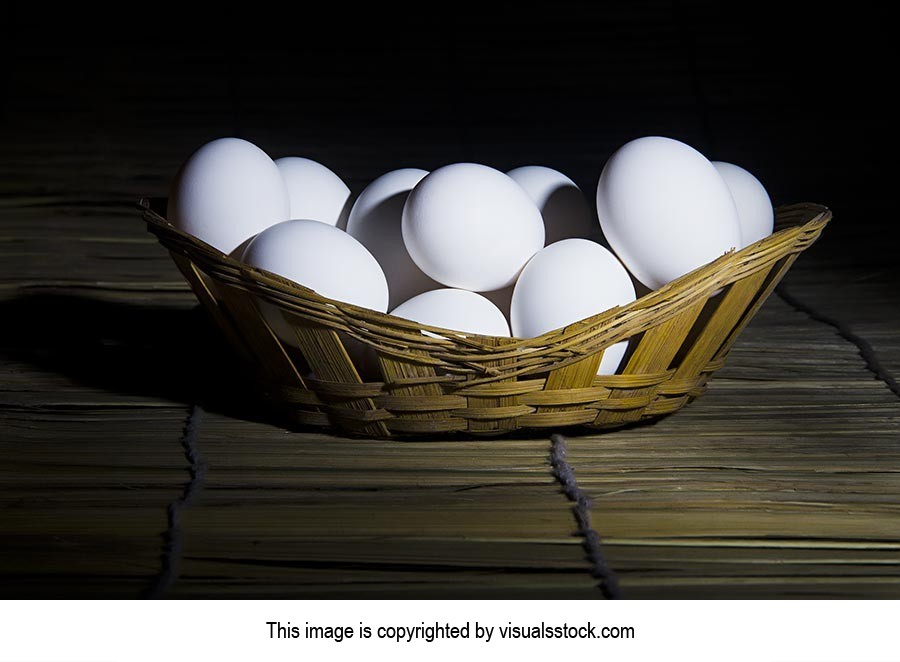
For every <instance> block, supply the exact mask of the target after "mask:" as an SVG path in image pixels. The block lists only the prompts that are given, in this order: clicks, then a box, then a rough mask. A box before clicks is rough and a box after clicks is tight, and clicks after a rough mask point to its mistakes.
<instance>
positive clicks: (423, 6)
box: [2, 2, 898, 252]
mask: <svg viewBox="0 0 900 662" xmlns="http://www.w3.org/2000/svg"><path fill="white" fill-rule="evenodd" d="M884 6H885V7H887V5H884ZM845 7H846V6H845ZM886 12H887V10H886V9H879V8H875V7H869V6H866V5H860V4H858V3H855V4H853V6H852V7H849V8H844V7H842V8H829V7H826V6H825V5H824V4H819V5H814V6H813V5H808V6H807V5H795V4H791V3H782V4H780V5H773V4H759V3H721V4H720V3H696V2H651V3H551V2H546V3H487V2H485V3H468V2H466V3H449V2H438V3H418V4H412V3H410V4H406V3H404V4H400V5H398V4H390V5H385V4H370V5H367V6H366V7H363V8H359V7H355V6H352V5H350V4H343V3H315V4H312V3H311V4H303V3H295V4H292V5H290V9H285V8H276V7H267V6H264V5H247V4H245V5H240V6H239V7H238V9H236V10H229V9H227V8H225V7H224V6H219V7H209V8H207V9H203V10H200V9H196V8H194V9H191V8H189V6H188V5H187V4H185V5H183V6H178V5H158V4H157V5H143V6H133V5H129V6H128V8H126V9H123V7H122V6H114V7H105V8H94V9H85V8H84V7H81V6H78V7H69V8H68V9H52V8H50V7H49V6H44V5H41V4H39V3H28V4H26V3H19V4H14V5H12V6H11V8H8V9H7V13H6V17H5V18H6V20H5V21H4V23H5V28H4V38H3V39H2V43H3V46H2V48H3V49H4V53H3V58H4V61H5V62H6V66H5V67H4V70H5V74H4V78H5V80H4V81H3V90H4V102H3V106H2V113H3V116H4V117H3V119H4V135H5V136H6V137H5V140H7V141H12V142H14V143H15V144H17V145H20V146H21V145H26V146H27V145H28V144H30V143H29V141H33V142H34V143H35V144H36V145H37V144H39V145H40V146H41V147H40V149H44V150H46V151H47V158H48V159H51V160H52V159H53V158H54V154H53V151H54V150H53V145H54V144H56V145H65V144H67V143H71V142H72V141H76V142H77V143H78V144H85V145H88V147H85V149H84V150H83V153H84V155H85V156H84V160H85V163H80V164H78V167H85V168H90V165H91V164H90V161H91V159H92V158H95V157H97V155H99V156H102V157H104V158H112V159H115V160H118V161H119V162H120V163H121V167H122V168H124V169H127V170H129V171H130V172H132V176H133V177H134V178H135V180H136V181H137V182H140V181H141V180H140V178H141V177H142V176H143V177H144V178H145V185H144V188H145V189H146V191H145V192H146V193H149V194H155V195H160V194H164V193H165V189H166V186H167V181H166V180H167V179H168V177H170V176H171V173H174V169H175V168H176V167H177V163H178V161H179V160H181V159H183V158H185V157H186V156H187V155H188V154H189V153H190V152H191V151H192V150H193V149H194V148H196V147H197V146H199V145H200V144H202V143H203V142H205V141H207V140H209V139H212V138H215V137H218V136H221V135H228V134H230V135H238V136H241V137H245V138H247V139H250V140H252V141H254V142H257V144H259V145H260V146H261V147H263V148H264V149H266V150H267V151H268V152H269V153H270V154H271V155H272V156H273V157H279V156H284V155H287V154H296V155H305V156H310V157H312V158H316V159H317V160H320V161H322V162H324V163H325V164H326V165H328V166H329V167H331V168H332V169H334V170H335V171H336V172H338V174H340V175H341V176H342V177H344V178H345V180H347V181H348V182H349V183H350V184H351V187H352V188H354V189H355V190H357V191H358V190H360V189H361V188H362V187H363V186H364V185H365V183H366V182H367V181H369V180H371V179H372V178H374V177H376V176H377V175H378V174H380V173H381V172H384V171H386V170H389V169H393V168H395V167H403V166H419V167H423V168H426V169H430V168H434V167H437V166H439V165H441V164H443V163H448V162H452V161H461V160H467V161H478V162H483V163H487V164H489V165H493V166H495V167H498V168H501V169H508V168H511V167H514V166H517V165H525V164H532V163H536V164H545V165H550V166H553V167H557V168H559V169H561V170H563V171H565V172H567V173H568V174H569V175H570V176H572V177H573V179H575V180H576V181H577V182H578V183H579V184H580V185H581V186H582V187H583V188H584V189H585V191H586V192H588V193H589V194H592V193H593V190H594V187H595V186H596V180H597V177H598V175H599V173H600V170H601V169H602V166H603V163H604V162H605V160H606V158H608V156H609V154H610V153H611V152H612V151H613V150H614V149H615V148H616V147H617V146H619V145H621V144H622V143H624V142H626V141H628V140H629V139H632V138H635V137H638V136H641V135H652V134H657V135H666V136H671V137H674V138H678V139H681V140H684V141H686V142H688V143H689V144H691V145H693V146H695V147H697V148H698V149H699V150H700V151H702V152H704V153H705V154H706V155H707V156H708V157H709V158H711V159H720V160H727V161H732V162H734V163H737V164H739V165H742V166H744V167H746V168H747V169H749V170H750V171H752V172H754V173H755V174H756V175H757V176H758V177H759V178H760V179H761V180H762V181H763V182H764V184H766V186H767V187H768V189H769V191H770V193H771V196H772V198H773V201H774V202H775V203H776V204H780V203H787V202H799V201H814V202H820V203H823V204H827V205H828V206H830V207H832V208H833V209H834V211H835V213H836V219H837V221H836V222H835V223H834V224H833V225H832V229H830V231H829V233H828V234H829V236H830V242H829V243H830V244H831V245H832V247H838V246H839V245H843V244H844V242H846V241H847V240H848V239H856V238H858V239H861V240H863V241H862V243H866V242H868V241H869V235H868V233H871V232H875V231H877V232H879V233H880V234H879V237H878V241H876V242H872V243H873V244H874V245H875V247H874V249H873V250H876V251H881V252H887V251H890V250H893V244H892V242H896V240H897V235H898V233H897V231H896V229H895V224H894V223H893V222H891V221H889V220H888V217H890V216H891V215H892V212H891V205H892V197H893V194H892V190H893V186H894V167H893V163H894V160H895V146H896V142H897V141H896V139H895V137H894V135H893V132H894V128H893V125H894V120H893V117H894V115H895V112H894V108H893V105H892V102H891V101H890V100H889V99H891V98H892V97H893V96H894V88H895V87H896V80H895V78H896V75H895V74H896V72H895V66H894V65H895V60H896V56H895V53H896V46H895V45H894V44H893V42H892V36H893V35H892V31H891V30H892V29H891V22H890V21H889V20H888V17H887V14H886ZM148 145H150V146H149V147H148ZM98 158H99V157H98ZM148 163H152V164H153V165H154V167H155V168H156V170H153V168H149V167H148V166H147V165H146V164H148ZM142 169H143V170H146V171H147V172H142ZM151 170H153V172H150V171H151ZM7 174H8V176H10V177H19V178H20V181H21V184H22V186H25V185H27V186H28V187H31V188H33V189H34V191H35V192H37V193H40V192H42V191H46V190H51V189H52V188H53V186H64V184H60V183H53V182H50V181H47V182H42V181H39V180H38V179H37V178H36V177H32V178H31V179H27V177H26V175H23V174H22V173H16V172H14V169H13V172H10V173H7ZM78 185H80V186H85V187H88V188H95V189H97V190H98V191H100V190H102V189H103V186H104V183H103V181H102V179H101V178H98V179H97V180H95V181H92V180H84V179H82V180H80V183H79V184H78ZM853 243H856V242H853Z"/></svg>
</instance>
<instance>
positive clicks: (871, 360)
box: [775, 283, 900, 398]
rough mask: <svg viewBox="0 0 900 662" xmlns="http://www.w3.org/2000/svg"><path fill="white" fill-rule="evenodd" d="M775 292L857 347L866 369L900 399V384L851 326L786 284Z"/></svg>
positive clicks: (873, 349)
mask: <svg viewBox="0 0 900 662" xmlns="http://www.w3.org/2000/svg"><path fill="white" fill-rule="evenodd" d="M775 291H776V292H777V293H778V296H780V297H781V298H782V299H783V300H784V301H785V303H787V304H788V305H789V306H792V307H793V308H794V309H796V310H798V311H800V312H801V313H805V314H806V315H808V316H809V317H810V318H811V319H813V320H815V321H816V322H821V323H822V324H827V325H828V326H831V327H833V328H834V329H835V330H836V331H837V333H838V335H839V336H840V337H841V338H843V339H844V340H846V341H848V342H850V343H853V344H854V345H856V348H857V349H858V350H859V354H860V356H862V358H863V361H865V363H866V368H868V370H869V371H870V372H871V373H873V374H874V375H875V377H876V378H878V379H879V380H881V381H882V382H884V384H885V386H887V387H888V388H889V389H890V390H891V392H892V393H893V394H894V395H896V396H897V397H898V398H900V384H898V383H897V380H896V379H894V377H893V375H891V373H890V372H888V370H887V368H885V367H884V366H883V365H882V364H881V361H879V360H878V355H877V354H876V353H875V348H874V347H872V345H871V344H870V343H869V341H868V340H866V339H865V338H863V337H862V336H859V335H857V334H856V333H854V332H853V331H852V330H851V329H850V327H849V326H847V325H846V324H844V323H843V322H841V321H840V320H837V319H835V318H833V317H830V316H828V315H826V314H825V313H823V312H821V311H818V310H816V309H815V308H813V307H812V306H810V305H808V304H806V303H803V302H802V301H800V299H798V298H797V297H795V296H794V295H793V294H791V293H790V292H788V290H787V289H786V288H785V286H784V283H780V284H779V285H778V287H777V288H776V289H775Z"/></svg>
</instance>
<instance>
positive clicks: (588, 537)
mask: <svg viewBox="0 0 900 662" xmlns="http://www.w3.org/2000/svg"><path fill="white" fill-rule="evenodd" d="M550 441H551V443H552V446H551V447H550V466H551V467H552V468H553V476H554V477H555V478H556V480H558V481H559V483H560V485H562V490H563V494H565V495H566V497H567V498H568V499H569V501H571V502H572V503H573V504H574V505H573V506H572V513H573V514H574V515H575V521H576V522H577V524H578V534H579V535H580V536H581V537H582V538H584V543H582V545H583V547H584V550H585V552H587V557H588V560H590V562H591V563H592V564H593V566H594V569H593V571H592V573H591V574H592V576H593V577H595V578H596V579H599V580H600V590H601V591H602V593H603V596H604V597H605V598H608V599H611V600H618V599H621V598H622V593H621V591H620V589H619V579H618V578H617V577H616V573H615V572H614V571H613V569H612V568H610V567H609V564H607V562H606V558H605V557H604V556H603V548H602V543H601V540H600V535H599V534H598V533H597V532H596V531H595V530H594V528H593V526H591V506H592V505H593V500H592V499H591V498H590V497H589V496H588V495H587V494H585V493H584V492H582V491H581V488H579V487H578V481H577V480H576V479H575V470H574V469H573V468H572V466H571V465H570V464H569V463H568V461H566V453H567V447H566V438H565V437H564V436H563V435H561V434H559V433H556V434H553V435H551V437H550Z"/></svg>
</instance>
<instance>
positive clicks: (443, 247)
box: [402, 163, 544, 292]
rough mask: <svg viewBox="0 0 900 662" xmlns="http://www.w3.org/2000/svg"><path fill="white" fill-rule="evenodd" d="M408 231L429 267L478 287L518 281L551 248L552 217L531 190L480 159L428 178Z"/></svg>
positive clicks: (415, 253)
mask: <svg viewBox="0 0 900 662" xmlns="http://www.w3.org/2000/svg"><path fill="white" fill-rule="evenodd" d="M402 233H403V242H404V244H405V245H406V248H407V250H408V251H409V255H410V257H412V259H413V261H414V262H415V263H416V264H417V265H418V266H419V268H420V269H421V270H422V271H423V272H425V273H426V274H427V275H428V276H430V277H431V278H433V279H434V280H436V281H438V282H439V283H442V284H443V285H446V286H448V287H452V288H461V289H466V290H471V291H474V292H486V291H490V290H499V289H502V288H504V287H508V286H510V285H512V284H513V283H514V282H515V279H516V277H517V276H518V275H519V272H520V271H521V270H522V267H524V266H525V263H526V262H527V261H528V260H529V259H530V258H531V256H532V255H534V254H535V253H536V252H538V251H539V250H540V249H541V248H542V247H543V245H544V221H543V218H542V217H541V212H540V210H538V208H537V206H536V205H535V204H534V202H533V201H532V199H531V198H530V197H529V196H528V194H527V193H525V191H524V190H523V189H522V187H521V186H519V185H518V184H517V183H516V182H515V181H513V179H512V178H510V177H508V176H507V175H505V174H504V173H502V172H500V171H499V170H495V169H494V168H490V167H488V166H485V165H480V164H476V163H455V164H451V165H447V166H443V167H441V168H438V169H437V170H435V171H433V172H432V173H430V174H429V175H427V176H426V177H424V178H423V179H422V181H420V182H419V183H418V184H417V185H416V186H415V188H413V190H412V192H411V193H410V194H409V197H408V198H407V200H406V204H405V205H404V207H403V220H402Z"/></svg>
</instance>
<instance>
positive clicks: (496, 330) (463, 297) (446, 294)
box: [391, 288, 509, 338]
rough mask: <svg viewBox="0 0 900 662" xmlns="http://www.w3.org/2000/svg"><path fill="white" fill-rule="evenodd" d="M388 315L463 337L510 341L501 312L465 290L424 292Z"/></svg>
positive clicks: (473, 293) (486, 301)
mask: <svg viewBox="0 0 900 662" xmlns="http://www.w3.org/2000/svg"><path fill="white" fill-rule="evenodd" d="M391 315H395V316H397V317H402V318H403V319H408V320H412V321H413V322H418V323H420V324H427V325H429V326H439V327H442V328H445V329H451V330H453V331H461V332H462V333H474V334H479V335H483V336H500V337H504V338H507V337H509V325H508V324H507V323H506V318H505V317H504V316H503V313H501V312H500V309H499V308H497V306H495V305H494V304H492V303H491V302H490V301H488V300H487V299H485V298H484V297H483V296H481V295H480V294H476V293H475V292H469V291H468V290H457V289H449V288H448V289H441V290H432V291H430V292H425V293H423V294H419V295H418V296H415V297H413V298H412V299H410V300H409V301H406V302H404V303H401V304H400V305H399V306H397V307H396V308H394V310H392V311H391ZM428 335H433V334H431V333H429V334H428Z"/></svg>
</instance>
